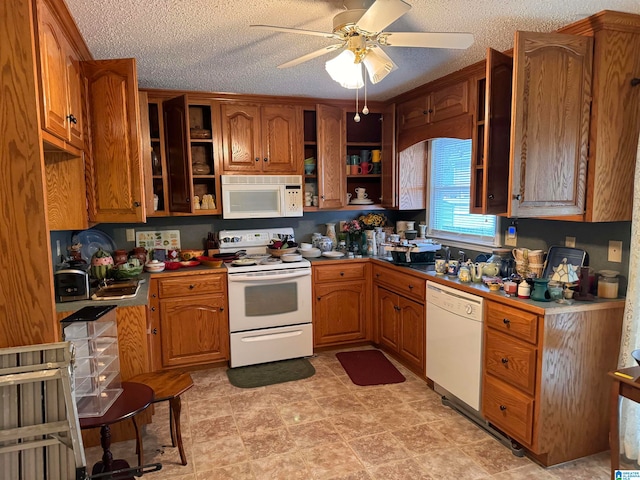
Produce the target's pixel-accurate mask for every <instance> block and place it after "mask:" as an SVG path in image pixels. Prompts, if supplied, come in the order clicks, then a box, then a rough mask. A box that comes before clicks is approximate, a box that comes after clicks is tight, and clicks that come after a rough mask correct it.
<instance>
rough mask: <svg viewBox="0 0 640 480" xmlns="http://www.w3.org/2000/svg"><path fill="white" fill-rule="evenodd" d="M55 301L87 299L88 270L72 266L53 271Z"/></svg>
mask: <svg viewBox="0 0 640 480" xmlns="http://www.w3.org/2000/svg"><path fill="white" fill-rule="evenodd" d="M54 285H55V292H56V302H73V301H76V300H88V299H89V272H86V271H84V270H76V269H73V268H68V269H63V270H58V271H57V272H55V276H54Z"/></svg>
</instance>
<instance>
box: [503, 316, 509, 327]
mask: <svg viewBox="0 0 640 480" xmlns="http://www.w3.org/2000/svg"><path fill="white" fill-rule="evenodd" d="M502 323H504V324H505V325H506V326H507V327H508V326H509V325H510V324H511V320H509V319H508V318H503V319H502Z"/></svg>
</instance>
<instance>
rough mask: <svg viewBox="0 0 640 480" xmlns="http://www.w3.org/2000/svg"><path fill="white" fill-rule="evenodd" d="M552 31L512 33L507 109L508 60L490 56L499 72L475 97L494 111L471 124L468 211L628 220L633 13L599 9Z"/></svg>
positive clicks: (633, 139)
mask: <svg viewBox="0 0 640 480" xmlns="http://www.w3.org/2000/svg"><path fill="white" fill-rule="evenodd" d="M559 32H561V33H544V34H543V33H528V32H518V33H517V35H516V48H514V57H513V62H514V64H513V69H514V74H513V80H514V83H513V85H512V87H513V98H514V101H513V103H512V105H513V107H512V108H511V109H506V108H505V107H506V105H507V103H508V98H506V97H507V94H508V93H509V88H508V83H507V82H508V79H509V72H508V65H507V60H506V59H505V56H502V57H501V56H500V55H501V54H498V53H497V52H492V53H491V54H490V56H488V57H487V62H488V64H487V75H489V74H490V73H491V71H492V70H493V71H494V73H495V72H497V73H498V78H497V80H496V83H495V84H494V85H493V87H495V88H493V87H492V84H491V81H487V82H486V84H485V87H486V91H479V93H478V99H479V101H478V104H480V101H482V100H483V99H484V98H485V96H486V98H487V102H486V104H487V105H489V106H491V107H496V109H497V110H496V111H494V112H491V111H488V112H485V119H486V120H487V122H485V123H486V124H481V123H476V132H475V133H474V135H476V136H475V137H474V146H473V149H474V155H473V165H474V170H473V175H472V187H471V192H472V202H471V204H472V212H473V213H490V214H506V215H508V216H510V217H517V216H519V217H547V218H558V219H564V220H574V221H586V222H607V221H629V220H631V205H632V198H633V180H632V178H631V177H630V176H628V175H620V173H619V172H621V171H632V170H633V168H634V165H635V157H636V152H637V138H638V134H639V132H640V119H639V118H638V115H637V111H638V108H639V106H640V90H639V89H638V88H637V87H634V86H633V85H632V84H631V81H630V80H631V78H633V77H637V76H638V75H637V72H638V70H639V69H640V60H638V58H637V55H634V54H633V53H632V52H634V51H635V49H637V48H640V19H639V18H638V16H637V15H631V14H625V13H620V12H612V11H604V12H600V13H598V14H596V15H593V16H591V17H589V18H586V19H584V20H581V21H579V22H576V23H574V24H571V25H568V26H566V27H564V28H562V29H560V30H559ZM487 78H490V77H487ZM501 85H502V86H501ZM541 89H542V90H541ZM534 92H535V95H532V93H534ZM525 112H528V113H525ZM531 112H533V114H531ZM507 114H510V115H511V120H510V122H509V124H508V125H507V124H506V122H505V121H504V119H505V118H506V115H507ZM488 122H490V124H489V123H488ZM481 130H482V133H483V134H479V133H478V131H481ZM557 132H562V135H557ZM506 151H510V154H511V158H510V160H509V161H507V159H506V155H505V154H504V152H506ZM481 152H482V153H481ZM507 178H511V182H512V183H511V185H509V182H508V181H506V179H507ZM501 185H503V187H501ZM504 185H507V187H506V188H505V187H504Z"/></svg>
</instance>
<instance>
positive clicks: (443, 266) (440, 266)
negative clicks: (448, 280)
mask: <svg viewBox="0 0 640 480" xmlns="http://www.w3.org/2000/svg"><path fill="white" fill-rule="evenodd" d="M436 273H439V274H441V275H443V274H445V273H447V261H446V260H445V259H444V258H436Z"/></svg>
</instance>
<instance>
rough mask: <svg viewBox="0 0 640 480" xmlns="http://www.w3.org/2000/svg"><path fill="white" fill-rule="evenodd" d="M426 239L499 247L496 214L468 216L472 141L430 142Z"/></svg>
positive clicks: (440, 140)
mask: <svg viewBox="0 0 640 480" xmlns="http://www.w3.org/2000/svg"><path fill="white" fill-rule="evenodd" d="M428 184H429V186H428V193H427V195H428V205H429V206H428V207H427V219H428V232H427V234H428V235H429V237H432V238H436V239H439V240H445V241H453V242H459V243H464V244H471V245H482V246H489V247H493V246H497V245H499V240H500V238H499V235H498V224H499V222H498V221H497V217H496V216H495V215H477V214H471V213H469V201H470V193H469V192H470V185H471V140H459V139H456V138H438V139H435V140H432V141H431V142H429V182H428Z"/></svg>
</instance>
